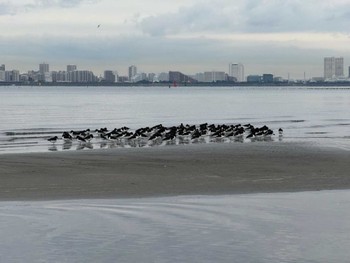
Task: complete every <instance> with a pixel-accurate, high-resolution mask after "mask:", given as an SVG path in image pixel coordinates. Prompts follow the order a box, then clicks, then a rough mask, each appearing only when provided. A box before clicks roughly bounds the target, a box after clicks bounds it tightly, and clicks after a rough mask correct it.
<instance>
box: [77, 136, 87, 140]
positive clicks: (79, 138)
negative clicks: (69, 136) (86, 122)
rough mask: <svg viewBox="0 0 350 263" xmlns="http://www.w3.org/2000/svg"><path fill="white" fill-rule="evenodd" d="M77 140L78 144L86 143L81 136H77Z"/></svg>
mask: <svg viewBox="0 0 350 263" xmlns="http://www.w3.org/2000/svg"><path fill="white" fill-rule="evenodd" d="M77 140H78V141H79V142H86V140H85V138H84V137H82V136H80V135H78V136H77Z"/></svg>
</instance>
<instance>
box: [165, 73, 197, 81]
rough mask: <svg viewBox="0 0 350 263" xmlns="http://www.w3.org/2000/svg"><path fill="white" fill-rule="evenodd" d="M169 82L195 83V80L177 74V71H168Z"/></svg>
mask: <svg viewBox="0 0 350 263" xmlns="http://www.w3.org/2000/svg"><path fill="white" fill-rule="evenodd" d="M169 81H170V82H177V83H181V82H197V81H196V80H195V79H193V78H191V77H189V76H187V75H185V74H183V73H181V72H179V71H169Z"/></svg>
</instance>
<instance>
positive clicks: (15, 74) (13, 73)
mask: <svg viewBox="0 0 350 263" xmlns="http://www.w3.org/2000/svg"><path fill="white" fill-rule="evenodd" d="M5 81H6V82H19V71H18V70H10V71H5Z"/></svg>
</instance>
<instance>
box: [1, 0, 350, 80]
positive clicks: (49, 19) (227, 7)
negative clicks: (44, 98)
mask: <svg viewBox="0 0 350 263" xmlns="http://www.w3.org/2000/svg"><path fill="white" fill-rule="evenodd" d="M0 25H1V27H0V32H1V33H0V64H5V65H6V69H18V70H20V71H21V72H26V71H28V70H29V69H35V70H37V69H38V67H39V66H38V65H39V63H42V62H47V63H49V64H50V70H65V68H66V65H67V64H76V65H77V66H78V69H81V70H92V71H94V72H95V73H96V74H101V73H102V72H103V71H104V70H106V69H110V70H116V71H118V73H119V75H126V74H127V67H128V66H130V65H136V66H137V67H138V71H143V72H155V73H159V72H167V71H169V70H179V71H182V72H183V73H186V74H194V73H197V72H204V71H212V70H216V71H225V72H227V71H228V65H229V63H230V62H232V63H237V62H240V63H242V64H243V65H244V67H245V74H246V75H248V74H263V73H272V74H274V75H276V76H281V77H284V78H287V76H288V74H289V75H290V77H291V78H303V77H304V73H305V75H306V77H307V78H309V77H318V76H323V58H324V57H327V56H342V57H344V60H345V63H344V65H345V68H346V69H347V67H348V66H349V65H350V0H147V1H140V0H127V1H126V0H11V1H10V0H0ZM345 71H346V72H347V70H345Z"/></svg>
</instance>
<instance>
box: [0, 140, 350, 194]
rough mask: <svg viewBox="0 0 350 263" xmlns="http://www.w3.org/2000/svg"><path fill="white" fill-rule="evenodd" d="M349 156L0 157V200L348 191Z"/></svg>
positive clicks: (250, 148) (301, 149)
mask: <svg viewBox="0 0 350 263" xmlns="http://www.w3.org/2000/svg"><path fill="white" fill-rule="evenodd" d="M349 159H350V151H346V150H341V149H336V148H327V147H319V146H317V145H316V146H315V145H313V144H307V145H306V144H305V143H279V142H268V143H263V142H262V143H254V144H207V145H205V144H203V145H202V144H201V145H186V146H184V145H181V146H169V147H154V148H128V149H126V148H120V149H110V150H94V151H73V152H55V153H30V154H4V155H0V201H5V200H6V201H8V200H55V199H89V198H134V197H151V196H178V195H220V194H245V193H267V192H297V191H317V190H332V189H333V190H334V189H350V177H349V171H350V162H349Z"/></svg>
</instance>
